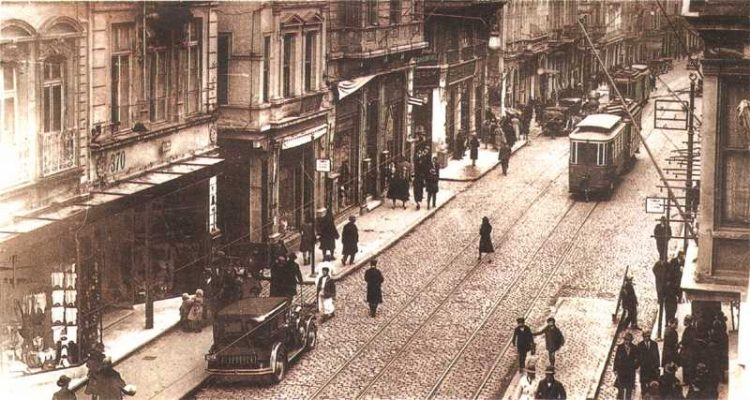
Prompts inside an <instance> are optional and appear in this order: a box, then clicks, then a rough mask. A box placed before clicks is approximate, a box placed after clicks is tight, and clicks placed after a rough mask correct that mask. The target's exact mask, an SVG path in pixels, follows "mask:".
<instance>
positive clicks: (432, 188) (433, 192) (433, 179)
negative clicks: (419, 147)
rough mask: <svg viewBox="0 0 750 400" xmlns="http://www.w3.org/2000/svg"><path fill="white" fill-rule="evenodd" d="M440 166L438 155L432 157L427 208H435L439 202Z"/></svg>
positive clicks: (428, 171) (429, 169) (428, 174)
mask: <svg viewBox="0 0 750 400" xmlns="http://www.w3.org/2000/svg"><path fill="white" fill-rule="evenodd" d="M439 182H440V167H439V165H438V162H437V157H433V158H432V163H431V165H430V166H429V168H428V169H427V209H428V210H429V209H430V204H432V208H435V207H436V206H435V204H436V203H437V193H438V190H439V189H440V185H439Z"/></svg>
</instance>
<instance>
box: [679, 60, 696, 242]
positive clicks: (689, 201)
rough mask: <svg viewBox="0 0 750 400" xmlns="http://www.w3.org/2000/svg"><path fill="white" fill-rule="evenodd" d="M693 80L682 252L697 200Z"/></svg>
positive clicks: (689, 115)
mask: <svg viewBox="0 0 750 400" xmlns="http://www.w3.org/2000/svg"><path fill="white" fill-rule="evenodd" d="M695 79H696V75H695V74H694V73H692V72H691V73H690V106H689V108H688V131H687V136H688V140H687V168H686V169H685V175H686V176H685V208H686V210H685V215H686V216H690V217H691V218H690V221H688V220H687V219H685V222H684V224H685V225H684V233H683V241H682V251H684V252H687V247H688V236H689V232H688V227H687V225H688V224H689V223H692V219H693V218H694V217H695V216H694V215H693V213H692V211H691V209H692V208H693V202H694V201H696V200H697V199H694V198H693V194H694V193H693V141H694V137H695V130H694V126H693V123H694V121H693V115H695Z"/></svg>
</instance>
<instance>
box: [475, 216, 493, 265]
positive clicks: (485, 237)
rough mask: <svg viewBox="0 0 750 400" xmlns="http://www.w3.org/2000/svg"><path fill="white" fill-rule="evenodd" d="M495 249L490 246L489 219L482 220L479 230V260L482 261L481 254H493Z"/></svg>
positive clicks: (490, 230) (490, 229) (490, 228)
mask: <svg viewBox="0 0 750 400" xmlns="http://www.w3.org/2000/svg"><path fill="white" fill-rule="evenodd" d="M494 252H495V247H494V246H492V225H490V219H489V218H487V217H484V218H482V226H481V227H480V228H479V259H480V260H481V259H482V253H494Z"/></svg>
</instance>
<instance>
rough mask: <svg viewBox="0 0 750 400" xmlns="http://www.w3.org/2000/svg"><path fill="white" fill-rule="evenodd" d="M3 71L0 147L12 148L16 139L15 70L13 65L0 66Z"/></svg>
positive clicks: (16, 98)
mask: <svg viewBox="0 0 750 400" xmlns="http://www.w3.org/2000/svg"><path fill="white" fill-rule="evenodd" d="M1 65H2V70H3V81H2V85H3V86H2V91H1V92H0V93H2V96H3V102H2V104H0V107H2V113H0V116H1V117H2V132H0V133H1V134H2V136H0V146H2V148H6V147H7V146H13V145H14V144H15V139H16V115H17V110H18V90H17V83H16V79H17V77H16V68H15V65H13V64H5V63H3V64H1Z"/></svg>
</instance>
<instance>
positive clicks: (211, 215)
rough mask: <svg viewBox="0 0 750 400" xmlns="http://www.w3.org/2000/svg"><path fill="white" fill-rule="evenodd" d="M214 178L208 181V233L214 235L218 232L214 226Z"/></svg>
mask: <svg viewBox="0 0 750 400" xmlns="http://www.w3.org/2000/svg"><path fill="white" fill-rule="evenodd" d="M216 212H217V204H216V177H215V176H212V177H211V178H210V179H209V180H208V232H209V233H211V234H214V233H216V232H218V231H219V227H218V226H217V224H216Z"/></svg>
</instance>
